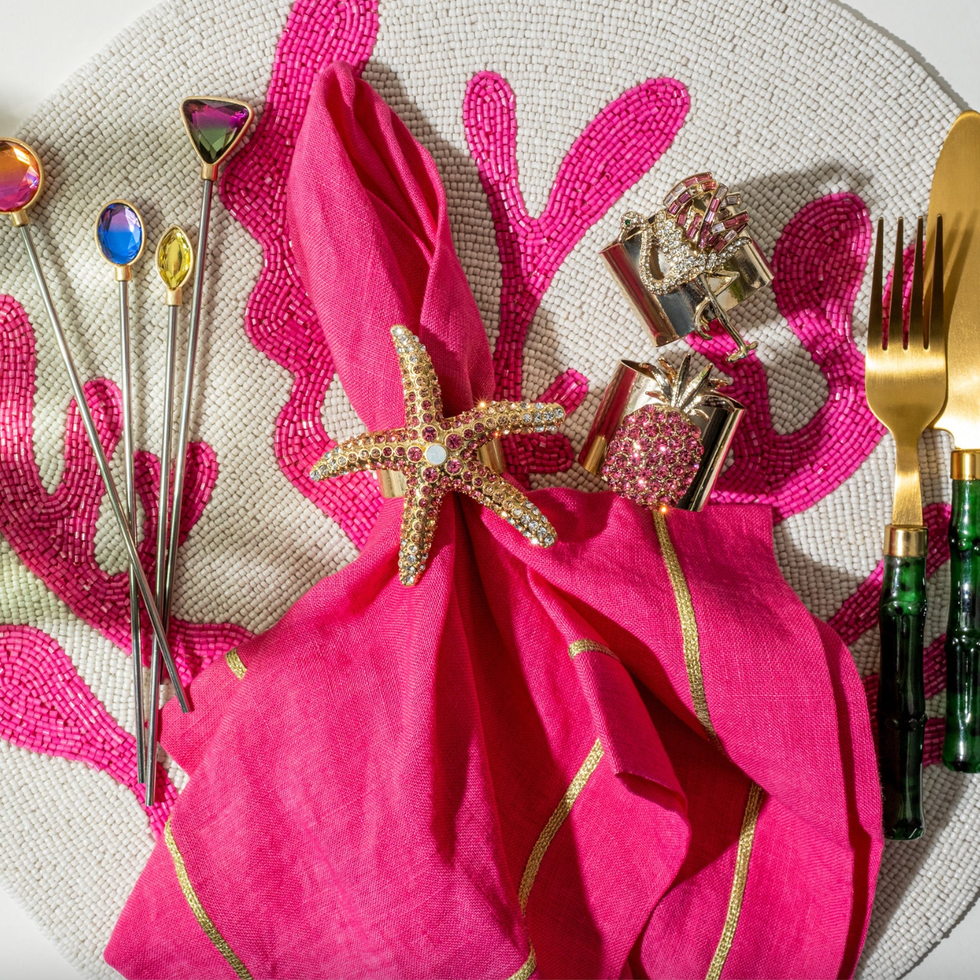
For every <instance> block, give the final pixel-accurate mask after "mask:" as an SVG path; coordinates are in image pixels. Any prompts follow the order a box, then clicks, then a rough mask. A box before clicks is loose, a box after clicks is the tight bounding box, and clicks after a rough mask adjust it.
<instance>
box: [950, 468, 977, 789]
mask: <svg viewBox="0 0 980 980" xmlns="http://www.w3.org/2000/svg"><path fill="white" fill-rule="evenodd" d="M951 469H952V475H953V512H952V515H951V516H950V521H949V559H950V597H949V619H948V621H947V624H946V737H945V739H944V740H943V764H944V765H945V766H946V768H947V769H955V770H957V771H958V772H980V669H978V668H980V599H978V596H980V453H975V452H964V451H962V450H958V451H955V452H954V453H953V458H952V466H951Z"/></svg>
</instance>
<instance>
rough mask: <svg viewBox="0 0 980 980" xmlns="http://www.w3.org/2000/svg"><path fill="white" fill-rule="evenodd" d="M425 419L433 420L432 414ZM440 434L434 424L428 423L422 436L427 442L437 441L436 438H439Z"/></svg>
mask: <svg viewBox="0 0 980 980" xmlns="http://www.w3.org/2000/svg"><path fill="white" fill-rule="evenodd" d="M425 421H426V422H431V421H432V418H431V416H430V417H428V418H426V420H425ZM438 435H439V433H438V432H436V430H435V428H434V427H433V426H431V425H427V426H426V427H425V428H424V429H423V430H422V438H423V439H424V440H425V441H426V442H435V441H436V439H437V438H438Z"/></svg>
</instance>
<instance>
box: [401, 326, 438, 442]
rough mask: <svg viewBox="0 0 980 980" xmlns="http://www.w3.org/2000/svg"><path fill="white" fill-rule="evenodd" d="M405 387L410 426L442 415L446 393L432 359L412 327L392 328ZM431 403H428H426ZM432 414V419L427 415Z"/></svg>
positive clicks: (407, 419)
mask: <svg viewBox="0 0 980 980" xmlns="http://www.w3.org/2000/svg"><path fill="white" fill-rule="evenodd" d="M391 339H392V340H393V341H394V342H395V352H396V353H397V354H398V366H399V368H400V369H401V372H402V385H403V386H404V388H405V425H406V426H407V427H409V428H412V427H414V426H417V425H420V424H422V423H423V422H431V421H432V420H433V419H441V418H442V394H441V392H440V390H439V382H438V380H437V379H436V372H435V369H434V368H433V367H432V358H430V357H429V354H428V351H426V349H425V347H424V346H423V344H422V341H420V340H419V339H418V337H416V336H415V334H413V333H412V331H411V330H409V329H408V327H401V326H395V327H392V328H391ZM426 403H428V404H426ZM426 415H429V416H430V418H429V419H425V418H424V416H426Z"/></svg>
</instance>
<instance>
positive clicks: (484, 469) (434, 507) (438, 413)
mask: <svg viewBox="0 0 980 980" xmlns="http://www.w3.org/2000/svg"><path fill="white" fill-rule="evenodd" d="M391 336H392V339H393V340H394V343H395V350H396V351H397V353H398V363H399V366H400V368H401V373H402V383H403V385H404V389H405V425H404V426H403V427H402V428H399V429H389V430H387V431H385V432H367V433H364V434H363V435H360V436H355V437H354V438H353V439H346V440H344V442H342V443H340V444H339V445H338V446H335V447H334V448H333V449H331V450H330V451H329V452H328V453H326V455H324V457H323V458H322V459H321V460H320V461H319V462H318V463H317V464H316V465H315V466H314V467H313V469H312V471H311V473H310V475H311V476H312V477H313V479H314V480H323V479H326V478H328V477H332V476H342V475H343V474H345V473H355V472H357V471H359V470H371V469H373V470H379V471H385V470H396V471H398V472H399V473H401V474H402V475H403V476H404V479H405V511H404V514H403V515H402V530H401V545H400V547H399V551H398V577H399V579H400V580H401V582H402V584H403V585H415V584H416V583H417V582H418V581H419V579H420V578H421V577H422V573H423V572H424V571H425V567H426V562H427V561H428V558H429V549H430V547H431V546H432V539H433V536H434V535H435V526H436V520H437V518H438V516H439V508H440V505H441V504H442V498H443V497H444V496H445V495H446V494H447V493H450V492H455V493H464V494H466V495H467V496H468V497H472V498H473V499H474V500H476V501H477V502H479V503H481V504H483V505H484V506H485V507H489V508H490V509H491V510H492V511H493V512H494V513H495V514H497V515H498V516H499V517H502V518H503V519H504V520H505V521H507V522H508V523H509V524H511V525H512V526H513V527H514V528H515V529H516V530H518V531H519V532H520V533H521V534H522V535H524V537H525V538H527V540H528V541H530V542H531V544H534V545H540V546H542V547H545V548H547V547H550V546H551V545H553V544H554V543H555V540H556V535H555V529H554V528H553V527H552V526H551V524H550V522H549V521H548V519H547V518H546V517H545V516H544V514H542V513H541V511H540V510H538V508H537V507H535V506H534V504H532V503H531V501H530V500H528V499H527V497H526V496H524V494H523V493H522V492H521V491H520V490H519V489H518V488H517V487H515V486H514V485H513V484H511V483H508V482H507V481H506V480H505V479H503V477H501V476H499V475H498V474H497V473H495V472H494V471H493V469H491V468H490V466H488V465H487V464H486V462H484V458H483V457H482V456H481V452H480V451H481V449H483V447H485V446H487V445H488V444H490V443H491V442H492V441H493V440H494V439H496V438H497V437H499V436H501V435H508V434H509V433H511V432H526V433H532V432H557V431H558V426H560V425H561V424H562V423H563V422H564V421H565V410H564V409H563V408H562V407H561V405H558V404H554V403H551V402H481V403H480V404H479V405H477V406H476V407H475V408H472V409H470V410H469V411H468V412H463V413H462V414H460V415H456V416H453V417H452V418H445V417H444V416H443V414H442V394H441V391H440V388H439V381H438V379H437V378H436V373H435V370H434V368H433V367H432V360H431V359H430V357H429V355H428V353H427V352H426V349H425V347H424V346H423V344H422V342H421V341H420V340H419V339H418V338H417V337H416V336H415V335H414V334H413V333H412V332H411V331H410V330H408V329H407V328H406V327H401V326H395V327H392V328H391Z"/></svg>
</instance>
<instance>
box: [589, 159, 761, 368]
mask: <svg viewBox="0 0 980 980" xmlns="http://www.w3.org/2000/svg"><path fill="white" fill-rule="evenodd" d="M740 205H741V196H740V195H739V194H733V193H731V192H730V191H729V190H728V188H727V187H725V185H724V184H719V183H718V182H717V181H716V180H715V179H714V178H713V177H712V176H711V174H709V173H702V174H695V175H694V176H693V177H687V178H686V179H685V180H682V181H680V182H679V183H678V184H676V185H675V186H674V187H673V189H672V190H671V191H670V193H669V194H668V195H667V196H666V197H665V198H664V207H663V209H662V210H660V211H657V212H656V214H653V215H651V216H650V217H645V216H644V215H642V214H640V213H639V212H637V211H629V212H627V213H626V214H625V215H623V218H622V221H621V224H620V231H619V237H618V238H617V239H616V241H614V242H613V243H612V244H611V245H607V246H606V247H605V248H604V249H602V251H601V252H600V253H599V254H600V255H601V256H602V257H603V259H605V261H606V264H607V265H608V266H609V269H610V271H611V272H612V274H613V277H614V278H615V279H616V282H617V283H619V286H620V288H621V289H622V290H623V293H624V295H625V296H626V298H627V300H629V302H630V305H631V306H632V307H633V309H634V310H635V311H636V314H637V316H638V317H639V318H640V321H641V322H642V323H643V324H644V325H645V326H646V328H647V330H648V331H649V332H650V336H651V337H652V338H653V342H654V343H655V344H656V345H657V346H658V347H661V346H663V345H664V344H669V343H670V342H671V341H674V340H678V339H680V338H681V337H686V336H688V335H689V334H691V333H696V334H699V335H700V336H702V337H705V338H707V337H708V336H709V325H710V324H711V322H712V321H713V320H718V321H719V322H720V323H721V325H722V326H723V327H724V329H725V330H726V331H727V333H728V334H729V336H731V338H732V340H734V341H735V344H736V346H737V350H735V351H734V352H733V353H732V354H730V355H729V357H728V360H729V361H737V360H739V359H740V358H743V357H745V356H746V355H747V354H748V353H749V352H750V351H751V350H753V349H754V348H755V344H748V343H746V342H745V340H744V339H743V338H742V335H741V334H740V333H739V332H738V331H737V330H736V329H735V327H733V326H732V323H731V321H730V320H729V318H728V311H729V310H731V309H733V308H734V307H735V306H737V305H738V304H739V303H741V302H742V301H743V300H745V299H747V298H748V297H749V296H751V295H752V294H753V293H754V292H756V291H757V290H759V289H761V288H762V287H763V286H768V285H769V283H770V282H772V278H773V273H772V270H771V269H770V268H769V264H768V263H767V262H766V258H765V256H764V255H763V254H762V251H761V250H760V248H759V246H758V245H756V243H755V242H754V241H753V240H752V239H751V238H749V237H748V236H747V235H745V234H744V229H745V226H746V225H747V224H748V221H749V217H748V214H747V213H746V212H745V211H744V210H742V209H740Z"/></svg>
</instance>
